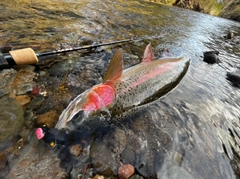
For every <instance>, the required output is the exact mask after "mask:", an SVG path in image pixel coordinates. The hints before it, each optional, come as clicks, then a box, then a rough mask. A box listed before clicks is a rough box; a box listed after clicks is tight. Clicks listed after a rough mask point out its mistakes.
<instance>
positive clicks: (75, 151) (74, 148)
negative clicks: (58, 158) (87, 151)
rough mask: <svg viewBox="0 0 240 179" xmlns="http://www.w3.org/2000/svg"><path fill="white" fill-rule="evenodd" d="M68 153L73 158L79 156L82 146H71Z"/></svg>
mask: <svg viewBox="0 0 240 179" xmlns="http://www.w3.org/2000/svg"><path fill="white" fill-rule="evenodd" d="M70 152H71V154H73V155H75V156H79V155H80V154H81V153H82V152H83V148H82V145H81V144H76V145H73V146H71V148H70Z"/></svg>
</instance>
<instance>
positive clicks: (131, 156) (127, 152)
mask: <svg viewBox="0 0 240 179" xmlns="http://www.w3.org/2000/svg"><path fill="white" fill-rule="evenodd" d="M121 160H122V161H123V162H124V163H134V161H135V153H134V151H133V150H132V149H131V148H130V147H126V148H125V149H124V150H123V152H122V153H121Z"/></svg>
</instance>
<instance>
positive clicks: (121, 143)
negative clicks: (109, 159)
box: [105, 128, 127, 155]
mask: <svg viewBox="0 0 240 179" xmlns="http://www.w3.org/2000/svg"><path fill="white" fill-rule="evenodd" d="M105 140H106V141H107V143H108V146H109V148H110V149H111V151H112V152H114V153H115V154H117V155H119V154H120V153H121V152H122V151H123V150H124V149H125V147H126V145H127V137H126V134H125V131H124V130H121V129H118V128H116V129H115V130H114V131H113V132H112V133H110V134H109V135H108V136H107V138H106V139H105Z"/></svg>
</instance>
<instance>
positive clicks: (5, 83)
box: [0, 69, 17, 97]
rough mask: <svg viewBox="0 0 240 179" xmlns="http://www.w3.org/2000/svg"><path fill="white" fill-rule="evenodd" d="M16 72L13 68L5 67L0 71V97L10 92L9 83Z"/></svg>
mask: <svg viewBox="0 0 240 179" xmlns="http://www.w3.org/2000/svg"><path fill="white" fill-rule="evenodd" d="M16 74H17V72H16V70H13V69H6V70H2V71H0V79H1V88H0V97H1V96H3V95H6V94H8V93H10V91H11V83H12V81H13V79H14V78H15V76H16Z"/></svg>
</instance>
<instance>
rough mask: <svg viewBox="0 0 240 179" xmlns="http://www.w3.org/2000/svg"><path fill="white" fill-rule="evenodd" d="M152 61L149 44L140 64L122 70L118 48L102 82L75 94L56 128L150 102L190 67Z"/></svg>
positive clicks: (170, 60) (182, 63)
mask: <svg viewBox="0 0 240 179" xmlns="http://www.w3.org/2000/svg"><path fill="white" fill-rule="evenodd" d="M153 58H154V55H153V52H152V47H151V45H150V44H149V45H148V46H147V47H146V49H145V51H144V54H143V59H142V62H141V63H140V64H137V65H135V66H133V67H131V68H128V69H126V70H123V55H122V50H121V49H119V50H118V51H117V52H116V54H115V55H114V56H113V58H112V60H111V62H110V64H109V66H108V69H107V71H106V74H105V77H104V79H103V81H102V83H101V84H98V85H95V86H93V87H92V88H90V89H88V90H86V91H85V92H83V93H82V94H80V95H78V96H77V97H76V98H75V99H74V100H73V101H72V102H71V103H70V104H69V105H68V107H67V108H66V109H65V110H64V111H63V112H62V114H61V115H60V117H59V121H58V123H57V124H56V126H55V128H57V129H69V130H72V129H74V126H80V125H81V124H82V123H83V121H86V120H88V119H89V118H91V117H92V116H94V115H99V114H100V113H99V112H107V113H108V114H110V115H111V117H113V116H118V115H121V114H122V113H124V112H125V111H129V110H131V109H133V108H135V107H137V106H141V105H143V104H146V103H149V102H151V101H153V100H155V99H156V98H159V97H160V96H162V95H164V94H166V93H167V92H168V91H170V90H171V89H172V88H174V87H175V86H176V85H177V84H178V83H179V81H180V80H181V79H182V77H183V76H184V74H185V73H186V71H187V69H188V66H189V59H186V58H162V59H157V60H153ZM36 132H37V131H36ZM40 133H41V132H40ZM37 136H38V135H37ZM39 136H41V137H43V136H44V134H42V135H39ZM41 137H38V139H40V138H41Z"/></svg>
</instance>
